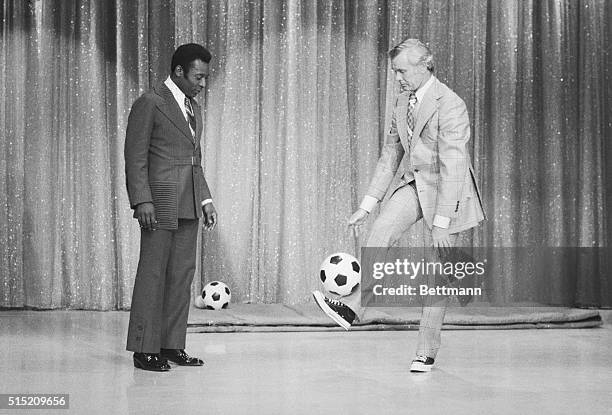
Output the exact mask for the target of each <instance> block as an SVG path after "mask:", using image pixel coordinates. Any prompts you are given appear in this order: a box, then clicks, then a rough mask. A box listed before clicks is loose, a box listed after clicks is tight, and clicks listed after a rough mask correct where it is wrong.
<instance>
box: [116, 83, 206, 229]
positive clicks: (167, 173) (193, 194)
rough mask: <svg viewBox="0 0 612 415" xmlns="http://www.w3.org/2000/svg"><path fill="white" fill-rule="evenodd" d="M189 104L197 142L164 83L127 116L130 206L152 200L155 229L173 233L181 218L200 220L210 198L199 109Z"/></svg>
mask: <svg viewBox="0 0 612 415" xmlns="http://www.w3.org/2000/svg"><path fill="white" fill-rule="evenodd" d="M192 104H193V109H194V112H195V115H196V130H197V131H196V132H195V139H194V137H193V135H192V134H191V130H190V129H189V123H188V122H187V120H186V119H185V117H184V115H183V113H182V111H181V109H180V107H179V106H178V104H177V102H176V100H175V99H174V96H173V95H172V92H171V91H170V89H168V87H167V86H166V85H164V84H163V83H161V84H159V85H157V86H156V87H155V88H153V89H152V90H151V91H148V92H146V93H145V94H143V95H142V96H141V97H140V98H138V99H137V100H136V101H135V102H134V105H133V106H132V110H131V111H130V116H129V118H128V126H127V133H126V137H125V150H124V153H125V175H126V181H127V190H128V196H129V200H130V206H131V207H132V209H134V208H135V207H136V205H138V204H140V203H144V202H152V203H153V205H154V207H155V216H156V219H157V222H158V223H157V225H158V228H159V229H177V227H178V219H179V218H185V219H197V218H199V217H201V216H202V209H201V203H202V201H203V200H205V199H210V198H211V195H210V190H209V189H208V184H207V183H206V179H205V178H204V171H203V170H202V164H201V163H202V149H201V147H200V136H201V134H202V115H201V109H200V106H199V105H198V104H197V102H195V101H192Z"/></svg>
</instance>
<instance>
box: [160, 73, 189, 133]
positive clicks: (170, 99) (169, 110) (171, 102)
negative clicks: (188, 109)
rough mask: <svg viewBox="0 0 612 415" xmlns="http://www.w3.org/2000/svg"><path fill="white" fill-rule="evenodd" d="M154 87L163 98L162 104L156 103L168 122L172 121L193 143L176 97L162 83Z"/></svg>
mask: <svg viewBox="0 0 612 415" xmlns="http://www.w3.org/2000/svg"><path fill="white" fill-rule="evenodd" d="M154 89H155V92H156V93H157V94H158V95H159V96H161V97H162V98H163V99H164V104H162V105H158V108H159V110H160V111H161V112H162V113H163V114H164V115H165V116H166V117H168V119H169V120H170V122H172V124H174V125H175V127H176V128H178V129H179V130H180V131H181V132H182V133H183V135H184V136H185V138H187V139H188V140H189V141H190V142H191V143H192V144H193V136H192V135H191V130H190V129H189V124H188V123H187V120H186V119H185V117H184V116H183V111H181V108H180V107H179V105H178V103H177V102H176V99H174V95H172V92H171V91H170V90H169V89H168V87H167V86H166V85H165V84H164V83H161V84H159V85H158V86H156V87H155V88H154Z"/></svg>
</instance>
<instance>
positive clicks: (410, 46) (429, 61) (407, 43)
mask: <svg viewBox="0 0 612 415" xmlns="http://www.w3.org/2000/svg"><path fill="white" fill-rule="evenodd" d="M405 50H414V51H415V52H417V53H418V55H419V60H418V62H417V63H425V66H426V67H427V69H428V70H429V72H433V71H434V60H433V54H432V53H431V51H430V50H429V48H428V47H427V45H426V44H425V43H423V42H421V41H420V40H419V39H406V40H404V41H403V42H401V43H400V44H398V45H396V46H394V47H393V48H392V49H391V50H389V52H388V54H389V58H391V60H393V59H395V58H396V57H397V55H399V54H400V53H402V52H403V51H405Z"/></svg>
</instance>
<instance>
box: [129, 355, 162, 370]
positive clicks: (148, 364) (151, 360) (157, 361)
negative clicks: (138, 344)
mask: <svg viewBox="0 0 612 415" xmlns="http://www.w3.org/2000/svg"><path fill="white" fill-rule="evenodd" d="M134 367H137V368H138V369H143V370H151V371H153V372H167V371H169V370H170V365H169V364H168V361H167V360H166V359H164V358H162V357H161V356H160V355H159V353H134Z"/></svg>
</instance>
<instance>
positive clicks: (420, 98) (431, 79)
mask: <svg viewBox="0 0 612 415" xmlns="http://www.w3.org/2000/svg"><path fill="white" fill-rule="evenodd" d="M434 79H435V77H434V76H433V74H432V75H431V76H430V77H429V79H428V80H427V82H425V84H423V85H422V86H421V87H420V88H419V89H417V90H416V92H415V93H414V94H415V95H416V97H417V102H421V101H423V97H424V96H425V93H427V90H428V89H429V87H431V85H432V84H433V82H434Z"/></svg>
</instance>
